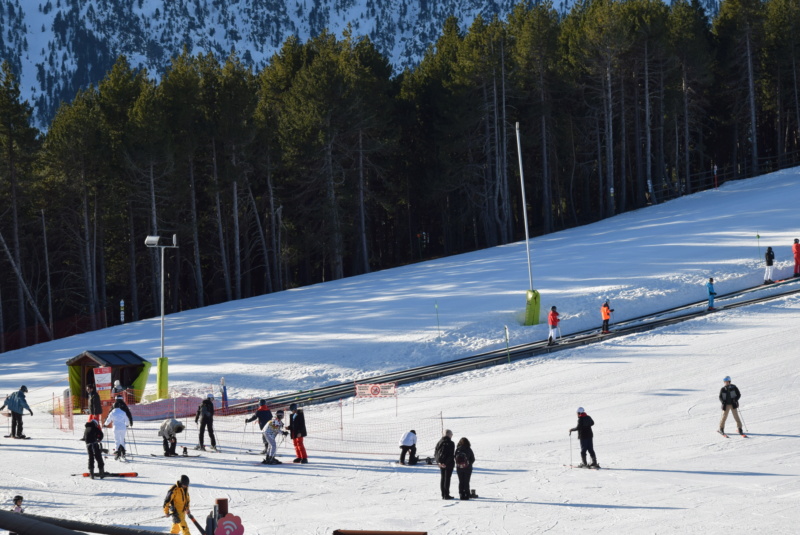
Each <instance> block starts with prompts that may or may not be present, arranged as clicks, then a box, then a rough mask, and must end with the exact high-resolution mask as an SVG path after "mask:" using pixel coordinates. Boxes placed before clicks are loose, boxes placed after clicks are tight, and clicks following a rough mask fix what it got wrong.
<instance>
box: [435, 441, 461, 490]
mask: <svg viewBox="0 0 800 535" xmlns="http://www.w3.org/2000/svg"><path fill="white" fill-rule="evenodd" d="M452 438H453V432H452V431H450V430H449V429H446V430H445V432H444V436H443V437H442V438H441V439H439V442H437V443H436V449H435V450H434V452H435V453H434V455H435V457H436V464H438V465H439V490H440V491H441V493H442V499H443V500H452V499H453V497H452V496H450V479H451V478H452V477H453V469H454V468H455V467H456V461H455V449H456V445H455V444H453V440H452Z"/></svg>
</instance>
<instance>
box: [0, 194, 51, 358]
mask: <svg viewBox="0 0 800 535" xmlns="http://www.w3.org/2000/svg"><path fill="white" fill-rule="evenodd" d="M41 212H42V241H43V242H44V268H45V276H46V277H47V324H48V325H49V326H50V331H51V332H52V330H53V289H52V286H51V284H50V253H49V251H48V249H47V225H46V224H45V220H44V208H43V209H42V211H41ZM2 314H3V311H2V302H0V333H2V330H3V329H2V324H3V320H2ZM0 337H2V335H1V334H0ZM0 353H2V349H0Z"/></svg>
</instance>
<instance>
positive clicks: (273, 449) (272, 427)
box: [261, 410, 289, 464]
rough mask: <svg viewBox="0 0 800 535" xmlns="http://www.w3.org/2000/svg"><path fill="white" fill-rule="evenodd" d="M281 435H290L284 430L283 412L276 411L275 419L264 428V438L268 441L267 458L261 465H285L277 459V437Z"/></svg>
mask: <svg viewBox="0 0 800 535" xmlns="http://www.w3.org/2000/svg"><path fill="white" fill-rule="evenodd" d="M279 434H281V435H283V436H286V435H288V434H289V432H288V431H284V430H283V411H282V410H278V411H275V418H273V419H272V421H270V423H268V424H267V426H266V427H264V438H266V439H267V445H268V446H269V447H268V448H267V450H268V451H267V456H266V457H264V460H263V461H261V464H283V463H281V462H280V461H279V460H278V459H276V458H275V454H276V453H277V451H278V445H277V444H276V443H275V437H276V436H278V435H279Z"/></svg>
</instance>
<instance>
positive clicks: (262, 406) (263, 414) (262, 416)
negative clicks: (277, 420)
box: [244, 399, 272, 455]
mask: <svg viewBox="0 0 800 535" xmlns="http://www.w3.org/2000/svg"><path fill="white" fill-rule="evenodd" d="M256 419H257V420H258V428H259V429H261V442H263V443H264V449H263V450H262V451H261V455H266V453H267V438H266V436H265V435H264V426H265V425H267V424H268V423H269V422H270V420H272V411H271V410H269V407H268V406H267V400H266V399H261V400H259V402H258V409H256V412H255V414H253V416H251V417H250V418H247V419H245V421H244V423H245V424H248V423H250V422H254V421H255V420H256Z"/></svg>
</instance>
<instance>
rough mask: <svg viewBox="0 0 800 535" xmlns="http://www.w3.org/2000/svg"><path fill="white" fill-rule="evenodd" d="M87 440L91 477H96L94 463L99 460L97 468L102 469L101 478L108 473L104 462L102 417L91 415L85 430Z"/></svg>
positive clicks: (85, 439) (84, 439)
mask: <svg viewBox="0 0 800 535" xmlns="http://www.w3.org/2000/svg"><path fill="white" fill-rule="evenodd" d="M81 440H83V441H84V442H86V453H88V454H89V477H91V478H92V479H94V463H95V460H96V461H97V468H98V469H99V470H100V479H103V478H104V477H105V475H106V470H105V468H106V466H105V463H104V462H103V430H102V428H101V427H100V419H99V418H98V417H97V416H96V415H94V414H90V415H89V420H88V421H87V422H86V425H85V426H84V430H83V438H82V439H81Z"/></svg>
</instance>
